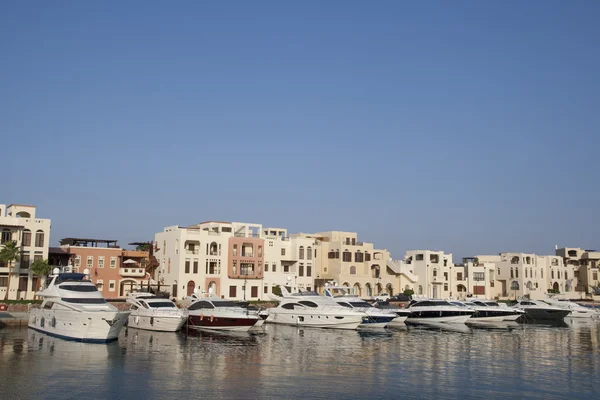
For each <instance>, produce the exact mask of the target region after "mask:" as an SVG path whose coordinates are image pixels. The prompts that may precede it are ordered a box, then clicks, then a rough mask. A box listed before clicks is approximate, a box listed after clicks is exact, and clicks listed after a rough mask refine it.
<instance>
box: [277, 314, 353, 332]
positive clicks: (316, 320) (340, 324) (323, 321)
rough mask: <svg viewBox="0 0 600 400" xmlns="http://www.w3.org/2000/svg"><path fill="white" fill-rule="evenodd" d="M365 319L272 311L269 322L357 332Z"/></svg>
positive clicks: (350, 316) (351, 316)
mask: <svg viewBox="0 0 600 400" xmlns="http://www.w3.org/2000/svg"><path fill="white" fill-rule="evenodd" d="M286 311H287V310H286ZM290 311H293V310H290ZM363 318H364V315H356V316H355V315H349V316H339V318H336V317H335V316H329V315H323V314H299V313H298V311H296V312H295V313H293V314H292V313H285V312H274V311H273V310H271V312H270V313H269V316H268V317H267V322H269V323H271V324H282V325H292V326H302V327H309V328H323V329H348V330H355V329H358V327H359V325H360V324H361V323H362V322H363Z"/></svg>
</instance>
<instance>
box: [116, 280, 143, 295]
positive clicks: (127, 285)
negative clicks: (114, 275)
mask: <svg viewBox="0 0 600 400" xmlns="http://www.w3.org/2000/svg"><path fill="white" fill-rule="evenodd" d="M138 287H139V282H138V281H136V280H135V279H123V280H122V281H121V283H120V284H119V297H123V296H127V295H128V294H129V293H131V292H135V291H136V290H138Z"/></svg>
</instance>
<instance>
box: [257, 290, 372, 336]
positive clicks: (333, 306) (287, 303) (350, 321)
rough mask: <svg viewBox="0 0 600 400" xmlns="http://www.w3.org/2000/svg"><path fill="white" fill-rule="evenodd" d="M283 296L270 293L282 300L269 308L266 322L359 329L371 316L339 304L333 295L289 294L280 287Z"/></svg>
mask: <svg viewBox="0 0 600 400" xmlns="http://www.w3.org/2000/svg"><path fill="white" fill-rule="evenodd" d="M281 294H282V296H281V297H279V296H274V295H270V297H271V298H272V299H273V300H275V301H278V302H279V305H278V306H277V307H275V308H271V309H269V316H268V317H267V322H269V323H273V324H283V325H294V326H303V327H312V328H335V329H357V328H358V326H359V325H360V324H362V323H365V322H368V320H369V317H368V315H367V314H366V313H364V312H359V311H353V310H351V309H348V308H347V307H343V306H341V305H339V304H338V303H337V302H336V301H335V300H334V299H333V298H331V297H325V296H320V295H319V294H318V293H316V292H300V293H294V294H290V293H289V292H288V291H287V290H286V288H285V287H283V286H282V287H281Z"/></svg>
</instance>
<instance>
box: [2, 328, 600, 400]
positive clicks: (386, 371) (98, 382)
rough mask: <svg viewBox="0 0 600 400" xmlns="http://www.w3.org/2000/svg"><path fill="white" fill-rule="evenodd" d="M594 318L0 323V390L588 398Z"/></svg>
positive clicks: (598, 333)
mask: <svg viewBox="0 0 600 400" xmlns="http://www.w3.org/2000/svg"><path fill="white" fill-rule="evenodd" d="M599 343H600V322H598V321H592V320H572V321H568V322H567V323H566V324H565V325H561V326H549V325H519V324H504V325H492V326H488V327H480V328H469V327H467V326H465V325H463V326H457V327H455V328H452V329H448V328H446V329H443V328H441V327H433V328H413V327H410V328H401V329H395V330H380V331H374V332H365V331H339V330H325V329H297V328H294V327H286V326H274V325H267V326H265V327H264V328H261V329H260V330H259V331H257V332H254V333H250V334H246V333H244V334H218V333H196V334H193V335H192V334H191V333H190V334H189V335H186V334H185V333H153V332H147V331H141V330H136V329H129V330H123V332H122V333H121V336H120V338H119V341H118V342H114V343H111V344H108V345H99V344H81V343H77V342H69V341H64V340H61V339H55V338H52V337H49V336H46V335H44V334H42V333H39V332H34V331H30V330H27V329H26V328H21V329H16V328H4V329H1V330H0V399H10V400H18V399H48V400H49V399H61V400H65V399H126V400H129V399H131V400H134V399H135V400H146V399H170V400H171V399H186V400H187V399H199V398H208V399H260V398H282V399H308V398H322V399H338V398H340V399H341V398H345V399H367V398H369V399H458V398H460V399H488V400H489V399H502V398H509V399H566V398H569V399H598V398H600V345H599Z"/></svg>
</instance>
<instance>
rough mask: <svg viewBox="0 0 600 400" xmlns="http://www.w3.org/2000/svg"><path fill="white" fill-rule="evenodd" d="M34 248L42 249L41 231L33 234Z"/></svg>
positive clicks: (42, 235)
mask: <svg viewBox="0 0 600 400" xmlns="http://www.w3.org/2000/svg"><path fill="white" fill-rule="evenodd" d="M35 247H44V231H43V230H41V229H38V230H37V232H35Z"/></svg>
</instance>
